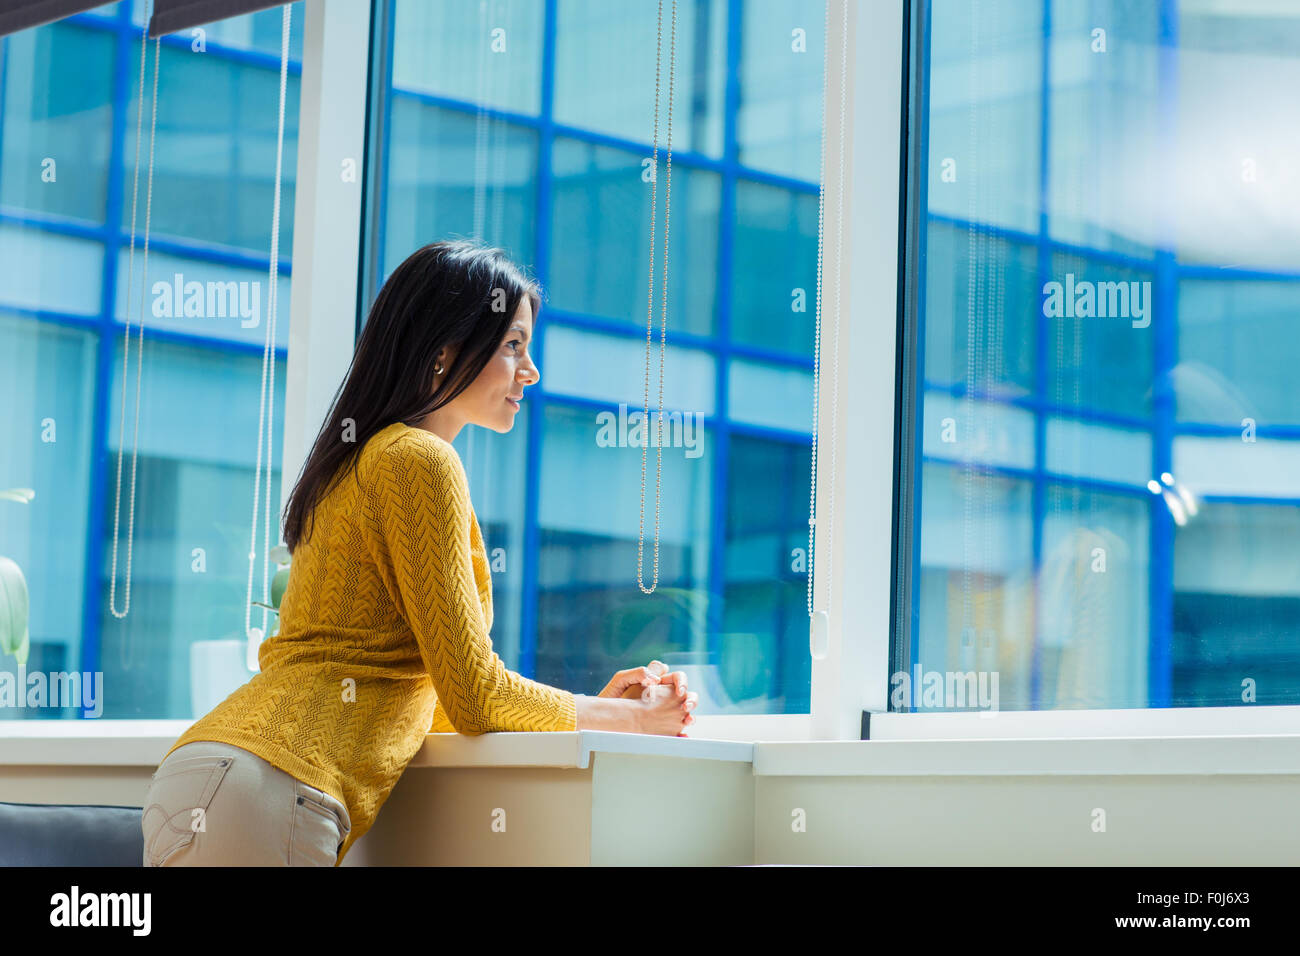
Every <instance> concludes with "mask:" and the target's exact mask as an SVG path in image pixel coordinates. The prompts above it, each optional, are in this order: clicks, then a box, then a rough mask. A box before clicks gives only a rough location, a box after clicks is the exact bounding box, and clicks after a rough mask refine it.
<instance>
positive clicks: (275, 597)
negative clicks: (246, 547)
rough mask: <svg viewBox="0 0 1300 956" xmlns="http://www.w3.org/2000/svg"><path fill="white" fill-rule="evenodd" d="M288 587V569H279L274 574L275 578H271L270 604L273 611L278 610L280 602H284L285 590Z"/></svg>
mask: <svg viewBox="0 0 1300 956" xmlns="http://www.w3.org/2000/svg"><path fill="white" fill-rule="evenodd" d="M288 587H289V569H288V568H281V569H280V570H279V571H276V572H275V577H273V578H271V603H272V604H274V605H275V609H276V610H277V611H278V610H279V609H280V602H281V601H283V600H284V592H285V589H287V588H288Z"/></svg>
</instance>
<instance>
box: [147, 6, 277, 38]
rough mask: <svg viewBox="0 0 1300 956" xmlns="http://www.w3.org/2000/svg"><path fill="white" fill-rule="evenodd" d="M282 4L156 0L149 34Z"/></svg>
mask: <svg viewBox="0 0 1300 956" xmlns="http://www.w3.org/2000/svg"><path fill="white" fill-rule="evenodd" d="M282 6H284V4H283V3H268V2H267V0H154V5H153V19H151V20H150V21H149V36H151V37H160V36H162V35H163V34H164V33H176V32H177V31H180V30H188V29H189V28H190V27H196V26H198V25H199V24H201V23H211V22H212V21H213V20H224V19H226V18H227V17H238V16H242V15H243V14H245V13H255V12H256V11H258V10H265V9H266V8H267V7H282Z"/></svg>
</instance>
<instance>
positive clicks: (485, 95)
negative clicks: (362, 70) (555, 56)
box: [392, 0, 546, 116]
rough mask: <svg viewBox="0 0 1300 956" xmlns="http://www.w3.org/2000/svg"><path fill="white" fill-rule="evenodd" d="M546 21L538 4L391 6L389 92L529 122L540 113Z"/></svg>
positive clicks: (422, 2)
mask: <svg viewBox="0 0 1300 956" xmlns="http://www.w3.org/2000/svg"><path fill="white" fill-rule="evenodd" d="M545 16H546V5H545V3H543V2H542V0H493V2H492V3H491V4H488V3H429V2H428V0H396V2H395V3H394V4H393V50H392V57H393V79H392V83H393V89H395V90H401V91H403V92H412V93H426V94H431V95H435V96H442V97H449V98H451V99H456V100H464V101H465V102H468V103H474V104H475V105H476V106H482V107H487V108H490V109H501V110H510V111H512V112H515V113H527V114H529V115H530V116H535V115H537V113H538V112H540V111H541V107H542V100H541V89H542V84H541V82H540V80H541V75H542V37H543V32H544V29H545V23H544V20H545ZM431 37H436V38H437V55H436V56H431V55H430V49H429V40H430V38H431Z"/></svg>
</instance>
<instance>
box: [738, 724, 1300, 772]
mask: <svg viewBox="0 0 1300 956" xmlns="http://www.w3.org/2000/svg"><path fill="white" fill-rule="evenodd" d="M1222 774H1240V775H1277V774H1286V775H1300V736H1296V735H1292V734H1286V735H1276V736H1232V737H1179V738H1172V739H1171V738H1168V737H1129V738H1112V739H1087V738H1077V739H1072V740H924V741H923V740H870V741H865V740H864V741H842V740H841V741H819V742H817V743H802V744H793V743H764V744H756V745H755V747H754V775H755V776H776V777H783V776H784V777H918V776H921V777H1002V776H1026V777H1040V776H1047V777H1089V776H1124V777H1135V776H1136V777H1142V776H1166V775H1177V776H1207V775H1210V776H1217V775H1222Z"/></svg>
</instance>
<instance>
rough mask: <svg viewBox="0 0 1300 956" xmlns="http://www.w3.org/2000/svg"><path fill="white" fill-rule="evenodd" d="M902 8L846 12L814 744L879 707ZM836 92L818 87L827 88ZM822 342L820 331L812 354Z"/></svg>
mask: <svg viewBox="0 0 1300 956" xmlns="http://www.w3.org/2000/svg"><path fill="white" fill-rule="evenodd" d="M831 2H832V7H831V11H830V20H831V24H832V31H831V33H832V35H831V36H830V37H828V38H827V49H828V50H829V51H832V54H831V75H832V76H838V73H839V59H840V58H839V33H838V29H837V28H838V26H839V24H840V20H841V18H842V16H843V12H842V10H843V8H842V4H843V3H845V2H847V0H831ZM903 7H904V4H902V3H899V2H894V3H882V4H872V5H871V6H870V10H869V11H867V10H866V9H865V8H864V7H863V6H861V5H859V4H856V3H854V4H850V9H849V31H850V32H849V69H850V80H849V88H850V90H851V93H850V98H849V102H848V116H849V120H848V131H847V135H849V136H850V137H851V141H850V142H849V143H848V144H846V146H847V149H846V152H845V157H846V158H845V162H846V164H847V165H848V173H849V175H848V177H847V180H848V182H847V183H846V184H845V185H846V191H845V196H844V210H845V217H846V219H847V221H846V223H845V230H844V232H845V243H846V248H845V249H844V258H843V262H844V272H845V274H844V276H843V277H841V276H836V275H833V273H832V274H831V275H829V276H828V277H825V276H824V277H823V283H824V285H826V284H828V279H829V281H830V282H835V281H842V283H843V286H842V288H843V293H844V306H843V310H844V312H843V317H842V321H843V323H844V325H843V327H842V328H841V330H840V350H841V353H842V354H843V355H844V356H849V357H851V361H842V362H841V366H840V374H839V419H838V420H837V421H834V422H832V420H831V413H830V401H829V399H830V392H829V389H823V396H822V398H823V402H822V405H821V408H820V413H819V418H818V422H819V425H820V427H821V433H820V434H819V435H818V447H817V458H818V471H819V472H821V474H819V476H818V482H817V483H818V488H817V499H818V500H817V513H818V514H819V515H821V514H824V513H825V512H824V511H823V507H824V503H823V499H824V498H825V496H826V494H827V491H828V489H827V488H826V486H825V482H824V481H823V480H822V479H823V475H825V476H826V477H828V478H831V479H832V480H834V482H835V513H834V515H833V520H834V527H833V528H832V529H831V532H830V534H828V535H825V536H821V535H819V536H818V538H817V542H818V543H817V554H816V560H815V563H814V573H815V574H820V572H819V570H818V569H820V568H823V567H825V563H824V562H825V561H826V558H827V557H828V555H826V554H825V553H824V549H823V547H822V546H823V545H827V546H829V547H830V548H831V549H832V551H833V554H834V557H833V566H832V574H833V576H834V591H833V598H834V603H833V606H832V607H831V611H830V617H831V626H830V650H829V653H828V655H827V657H826V659H825V660H821V661H817V660H814V661H813V664H812V718H813V719H812V731H813V733H812V736H814V737H816V738H817V739H820V740H857V739H858V737H859V735H860V734H861V724H862V711H863V710H864V709H869V710H878V711H883V710H884V709H885V703H886V701H887V699H888V692H889V687H888V673H889V607H890V580H891V569H892V566H893V560H894V549H893V502H894V377H895V373H896V371H897V370H896V367H895V360H894V332H895V328H896V326H897V316H898V197H899V182H900V175H901V173H902V170H901V169H900V168H899V148H900V147H899V137H900V129H901V123H902V115H901V112H900V110H901V104H902V95H903V93H902V82H903ZM868 13H869V16H868ZM837 85H838V84H837V83H830V84H828V86H829V87H830V89H831V90H834V89H835V88H836V86H837ZM829 95H830V93H829V92H828V96H829ZM838 117H839V104H838V103H831V104H828V105H827V119H826V125H827V128H828V134H829V135H828V137H827V157H828V164H827V165H828V171H827V174H826V176H827V186H828V189H827V198H826V209H827V216H826V232H827V235H829V236H831V237H832V238H833V237H834V234H835V233H834V229H835V222H834V218H835V217H834V209H835V205H836V196H835V194H834V193H833V192H832V190H831V189H830V188H829V187H830V185H831V184H832V183H834V182H835V181H836V179H837V176H836V175H835V174H834V172H833V170H834V166H833V164H832V163H830V161H829V160H830V158H831V157H836V150H838V143H837V142H836V134H837V133H838V129H839V119H838ZM836 158H837V157H836ZM825 248H826V259H827V261H828V262H833V261H834V251H835V245H834V242H833V241H832V242H828V243H827V244H826V247H825ZM831 288H832V289H833V285H832V286H831ZM825 299H826V301H827V302H828V303H830V302H833V301H834V295H833V294H826V295H825ZM823 315H825V309H823ZM823 321H825V320H823ZM826 343H827V338H826V330H825V329H823V355H825V352H826V348H827V345H826ZM832 357H833V356H832ZM825 364H826V365H829V362H827V363H825ZM827 371H828V369H827V368H826V367H823V370H822V374H823V381H826V382H827V384H828V385H829V384H830V376H828V375H827V374H826V373H827ZM832 428H834V429H835V430H836V433H837V434H838V435H839V449H838V452H837V455H838V461H837V466H838V467H837V474H835V475H833V476H831V475H829V466H830V461H829V456H827V457H826V458H825V464H826V467H827V471H826V472H822V462H823V455H824V453H825V452H826V451H828V450H829V443H830V434H829V433H830V430H831V429H832ZM850 544H851V545H852V546H851V547H850ZM814 584H815V588H814V592H813V594H814V599H816V598H817V597H818V596H819V595H821V594H823V593H824V590H825V587H826V584H825V581H824V580H820V579H819V580H816V581H815V582H814ZM814 607H819V605H818V604H816V603H814Z"/></svg>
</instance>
